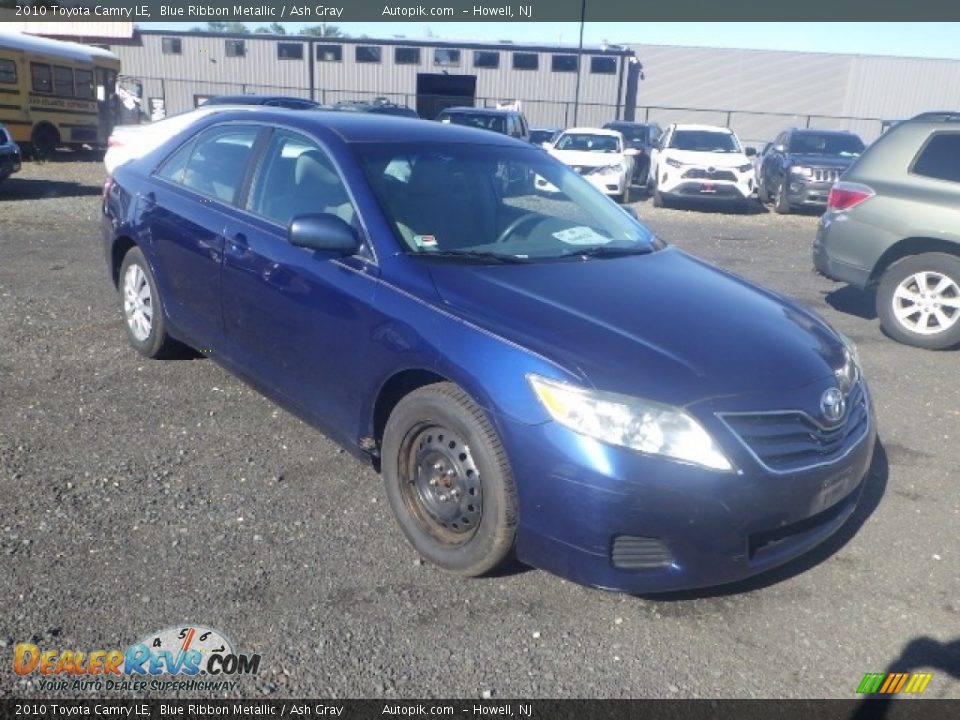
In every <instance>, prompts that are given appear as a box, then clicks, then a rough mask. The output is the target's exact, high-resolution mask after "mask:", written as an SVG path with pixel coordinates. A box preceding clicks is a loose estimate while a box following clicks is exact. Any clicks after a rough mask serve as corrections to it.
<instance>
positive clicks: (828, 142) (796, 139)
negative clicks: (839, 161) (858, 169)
mask: <svg viewBox="0 0 960 720" xmlns="http://www.w3.org/2000/svg"><path fill="white" fill-rule="evenodd" d="M863 147H864V146H863V141H862V140H860V138H858V137H857V136H856V135H828V134H823V135H815V134H813V133H797V134H796V135H794V136H793V137H791V138H790V147H789V148H788V149H789V151H790V152H792V153H796V154H798V155H838V156H840V157H857V156H858V155H859V154H860V153H862V152H863Z"/></svg>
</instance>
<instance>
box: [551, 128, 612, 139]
mask: <svg viewBox="0 0 960 720" xmlns="http://www.w3.org/2000/svg"><path fill="white" fill-rule="evenodd" d="M568 133H579V134H580V135H607V136H609V137H622V135H621V134H620V132H619V131H617V130H608V129H605V128H595V127H573V128H567V129H566V130H564V131H563V134H564V135H566V134H568Z"/></svg>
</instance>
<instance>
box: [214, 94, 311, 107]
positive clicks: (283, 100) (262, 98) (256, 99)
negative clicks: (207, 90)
mask: <svg viewBox="0 0 960 720" xmlns="http://www.w3.org/2000/svg"><path fill="white" fill-rule="evenodd" d="M204 105H266V106H268V107H281V108H288V109H290V110H314V109H316V108H319V107H320V103H318V102H315V101H313V100H308V99H306V98H300V97H288V96H286V95H217V96H216V97H212V98H209V99H208V100H206V101H204V102H203V104H202V105H201V106H200V107H203V106H204Z"/></svg>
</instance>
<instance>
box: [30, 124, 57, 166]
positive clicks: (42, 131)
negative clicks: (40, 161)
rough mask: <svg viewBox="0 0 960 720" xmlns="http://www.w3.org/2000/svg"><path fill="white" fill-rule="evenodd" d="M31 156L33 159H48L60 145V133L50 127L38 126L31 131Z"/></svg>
mask: <svg viewBox="0 0 960 720" xmlns="http://www.w3.org/2000/svg"><path fill="white" fill-rule="evenodd" d="M31 144H32V145H33V154H34V156H35V157H41V158H45V157H49V156H50V155H52V154H53V153H54V151H55V150H56V149H57V146H58V145H59V144H60V133H58V132H57V130H56V128H54V127H52V126H50V125H40V126H39V127H37V128H36V129H35V130H34V131H33V142H32V143H31Z"/></svg>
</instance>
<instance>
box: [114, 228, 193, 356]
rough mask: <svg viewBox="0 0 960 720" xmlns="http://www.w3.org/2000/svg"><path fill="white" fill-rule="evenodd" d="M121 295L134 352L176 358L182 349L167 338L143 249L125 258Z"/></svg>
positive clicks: (132, 249)
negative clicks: (174, 355)
mask: <svg viewBox="0 0 960 720" xmlns="http://www.w3.org/2000/svg"><path fill="white" fill-rule="evenodd" d="M119 291H120V298H121V301H122V303H123V327H124V328H125V329H126V331H127V338H128V339H129V340H130V344H131V345H133V347H134V349H135V350H136V351H137V352H138V353H140V354H141V355H143V356H145V357H148V358H163V357H168V356H170V355H171V354H173V353H174V352H175V351H176V349H178V348H179V347H180V345H179V343H177V342H176V341H175V340H173V339H172V338H171V337H170V336H169V335H168V334H167V320H166V316H165V315H164V311H163V302H162V300H161V299H160V293H159V291H158V289H157V282H156V280H155V279H154V277H153V272H152V271H151V270H150V266H149V265H148V264H147V261H146V259H145V258H144V257H143V253H142V252H141V251H140V248H137V247H133V248H130V250H129V251H128V252H127V254H126V255H125V256H124V258H123V263H122V264H121V265H120V275H119Z"/></svg>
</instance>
